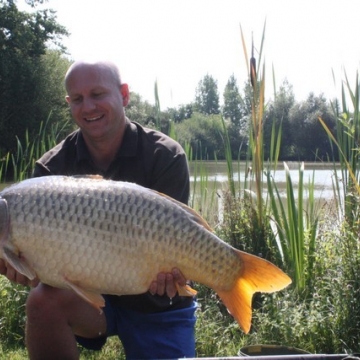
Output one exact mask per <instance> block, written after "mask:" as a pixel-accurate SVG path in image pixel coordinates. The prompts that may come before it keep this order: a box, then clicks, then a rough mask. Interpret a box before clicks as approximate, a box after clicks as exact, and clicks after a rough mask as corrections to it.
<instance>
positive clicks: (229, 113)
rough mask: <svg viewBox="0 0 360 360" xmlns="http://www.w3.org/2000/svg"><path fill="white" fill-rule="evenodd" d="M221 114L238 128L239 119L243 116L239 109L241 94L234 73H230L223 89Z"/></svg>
mask: <svg viewBox="0 0 360 360" xmlns="http://www.w3.org/2000/svg"><path fill="white" fill-rule="evenodd" d="M223 96H224V106H223V110H222V113H223V116H224V118H225V119H229V120H230V122H231V124H232V126H233V127H234V128H236V129H239V130H240V120H241V118H242V116H243V114H242V111H241V103H242V100H241V96H240V92H239V87H238V85H237V82H236V78H235V76H234V74H232V75H231V76H230V78H229V80H228V82H227V84H226V86H225V90H224V95H223Z"/></svg>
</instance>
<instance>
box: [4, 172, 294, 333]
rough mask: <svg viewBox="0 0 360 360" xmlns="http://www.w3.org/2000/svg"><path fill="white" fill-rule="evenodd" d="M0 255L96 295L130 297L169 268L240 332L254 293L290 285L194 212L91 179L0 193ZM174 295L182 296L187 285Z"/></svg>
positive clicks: (51, 179) (131, 187) (40, 181)
mask: <svg viewBox="0 0 360 360" xmlns="http://www.w3.org/2000/svg"><path fill="white" fill-rule="evenodd" d="M0 244H1V247H0V249H1V250H0V257H2V258H4V259H5V260H6V261H7V262H8V263H10V264H11V265H12V266H13V267H14V268H15V269H16V270H17V271H19V272H20V273H22V274H24V275H26V276H27V277H28V278H29V279H33V278H34V277H38V278H39V279H40V280H41V281H42V282H43V283H45V284H49V285H52V286H55V287H59V288H70V289H73V290H74V291H75V292H76V293H77V294H78V295H80V296H81V297H83V298H84V299H85V300H87V301H88V302H90V303H91V304H93V305H94V306H95V307H97V308H101V307H102V306H104V300H103V298H102V296H101V294H115V295H125V294H140V293H144V292H146V291H147V290H148V288H149V286H150V283H151V282H152V281H153V280H155V279H156V276H157V274H158V273H159V272H169V271H171V270H172V269H173V268H174V267H177V268H179V269H180V270H181V272H182V273H183V274H184V276H185V277H186V278H187V279H191V280H194V281H196V282H199V283H202V284H204V285H206V286H208V287H210V288H212V289H213V290H214V291H215V292H216V293H217V294H218V295H219V296H220V298H221V299H222V301H223V302H224V304H225V305H226V307H227V308H228V310H229V311H230V313H231V314H232V315H233V316H234V317H235V319H236V320H237V321H238V323H239V324H240V326H241V328H242V329H243V330H244V331H245V332H246V333H247V332H248V331H249V329H250V326H251V300H252V296H253V294H254V293H255V292H258V291H261V292H273V291H277V290H281V289H283V288H284V287H286V286H287V285H288V284H290V283H291V280H290V278H289V277H288V276H287V275H286V274H284V273H283V272H282V271H281V270H280V269H279V268H277V267H276V266H275V265H273V264H271V263H270V262H268V261H266V260H264V259H261V258H258V257H256V256H253V255H250V254H247V253H245V252H242V251H239V250H236V249H235V248H233V247H231V246H230V245H229V244H227V243H225V242H224V241H222V240H220V239H219V238H218V237H217V236H216V235H215V234H214V233H213V232H212V231H211V229H210V227H209V226H208V224H207V223H206V222H205V220H203V219H202V218H201V216H200V215H198V214H197V213H196V212H195V211H194V210H192V209H190V208H189V207H187V206H185V205H184V204H181V203H180V202H178V201H175V200H173V199H171V198H169V197H167V196H164V195H162V194H159V193H157V192H155V191H153V190H149V189H147V188H144V187H141V186H139V185H136V184H133V183H127V182H119V181H110V180H104V179H102V178H100V177H96V176H95V177H94V176H89V177H66V176H47V177H41V178H33V179H29V180H25V181H22V182H20V183H18V184H16V185H12V186H9V187H8V188H6V189H4V190H3V191H2V192H0ZM178 290H179V293H180V294H181V295H192V294H193V293H194V291H192V289H191V288H189V287H188V286H186V287H183V288H179V289H178Z"/></svg>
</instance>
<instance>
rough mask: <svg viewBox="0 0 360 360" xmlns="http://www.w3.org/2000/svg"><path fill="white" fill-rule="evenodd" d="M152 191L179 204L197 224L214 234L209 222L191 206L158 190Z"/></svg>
mask: <svg viewBox="0 0 360 360" xmlns="http://www.w3.org/2000/svg"><path fill="white" fill-rule="evenodd" d="M149 190H150V191H153V192H155V193H157V194H158V195H160V196H163V197H165V198H166V199H168V200H170V201H172V202H173V203H175V204H177V205H178V206H180V207H181V208H182V209H184V210H185V211H187V212H188V213H190V214H191V215H192V217H193V220H194V221H195V222H197V223H198V224H200V225H202V226H203V227H204V228H205V229H206V230H209V231H211V232H213V229H212V228H211V227H210V225H209V224H208V223H207V221H206V220H205V219H204V218H203V217H202V216H201V215H200V214H199V213H198V212H197V211H195V210H194V209H192V208H191V207H190V206H188V205H185V204H184V203H182V202H181V201H178V200H175V199H174V198H172V197H171V196H169V195H166V194H163V193H161V192H158V191H156V190H151V189H149Z"/></svg>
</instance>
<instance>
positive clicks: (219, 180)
mask: <svg viewBox="0 0 360 360" xmlns="http://www.w3.org/2000/svg"><path fill="white" fill-rule="evenodd" d="M287 165H288V167H289V169H290V176H291V181H292V184H293V187H294V190H295V192H297V187H298V184H299V167H300V163H298V162H287ZM200 168H201V174H202V175H203V176H204V177H206V179H207V181H208V187H209V188H211V189H214V188H215V189H217V190H223V189H224V188H226V187H227V184H228V175H227V164H226V162H225V161H217V162H216V161H202V162H201V163H200V162H199V163H198V164H195V163H194V162H193V163H191V164H190V176H191V177H190V180H191V186H192V187H193V186H194V180H195V176H196V180H197V181H198V182H199V181H200V175H199V174H200ZM233 170H234V181H235V182H236V186H237V188H239V186H240V188H241V189H242V188H243V185H244V182H245V179H246V175H247V166H246V163H245V162H240V164H239V163H238V162H234V163H233ZM272 175H273V177H274V180H275V182H276V185H277V187H278V189H279V191H280V194H282V195H284V196H285V191H286V173H285V170H284V165H283V163H282V162H280V163H279V165H278V167H277V169H276V172H275V173H274V172H272ZM313 176H314V185H315V194H314V195H315V197H316V198H324V199H331V198H333V189H332V178H333V176H334V168H333V164H331V163H305V169H304V178H303V181H304V184H305V185H306V184H307V183H308V182H309V181H310V180H311V179H312V177H313ZM264 181H266V177H264ZM195 185H196V182H195ZM305 195H306V194H305Z"/></svg>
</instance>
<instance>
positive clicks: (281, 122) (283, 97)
mask: <svg viewBox="0 0 360 360" xmlns="http://www.w3.org/2000/svg"><path fill="white" fill-rule="evenodd" d="M294 104H295V97H294V92H293V88H292V85H290V84H289V82H288V81H287V80H285V81H284V82H283V84H282V85H281V86H280V89H279V91H278V92H277V94H276V96H275V99H274V100H272V101H270V102H269V103H268V105H267V107H266V111H265V122H264V147H265V149H264V151H265V157H266V158H268V157H269V151H270V143H271V135H272V131H273V125H275V131H276V132H278V131H279V129H280V128H281V135H282V136H281V147H280V154H279V158H280V159H282V160H287V159H292V158H293V157H294V153H293V151H294V150H293V141H292V131H291V124H290V110H291V108H292V107H293V106H294Z"/></svg>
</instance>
